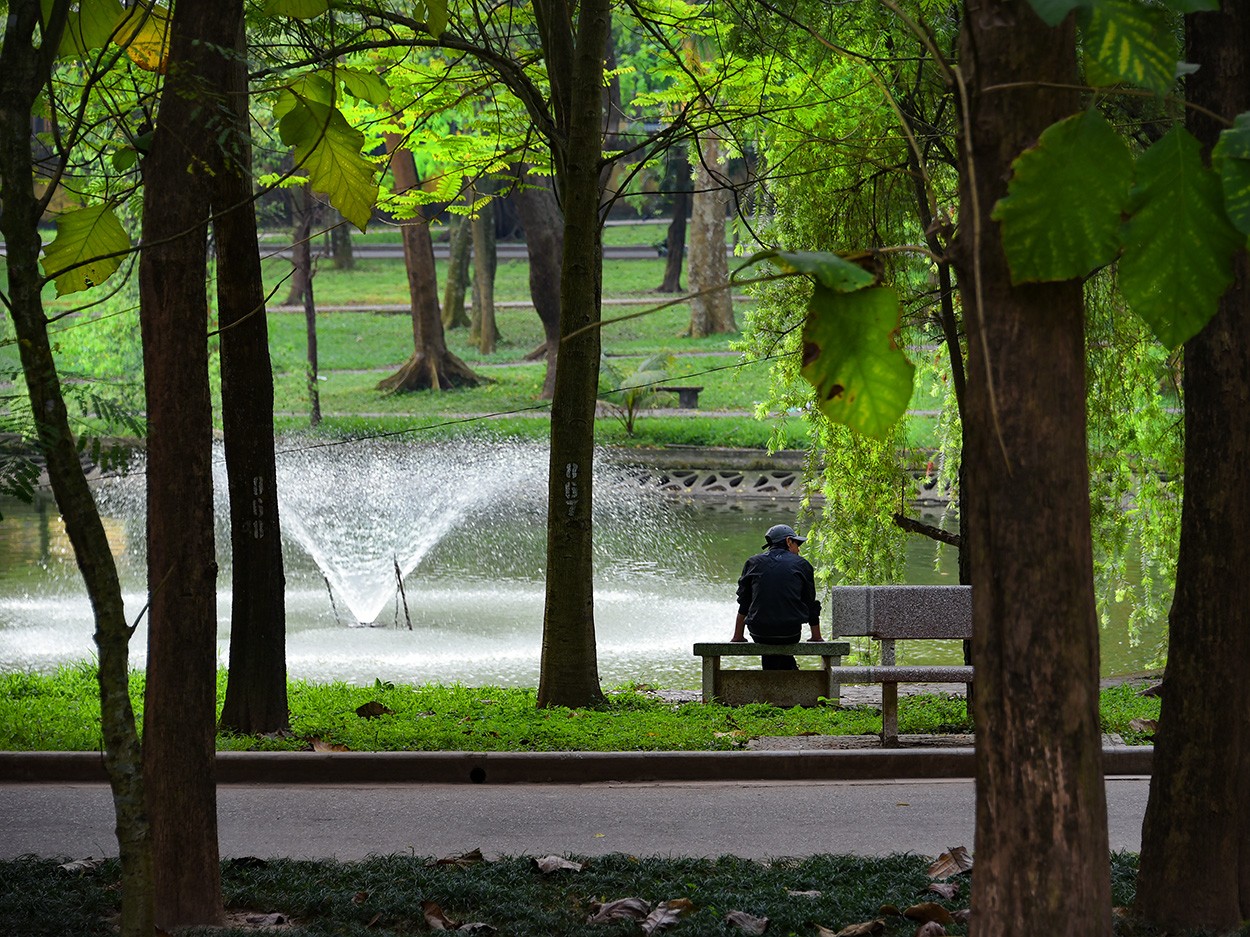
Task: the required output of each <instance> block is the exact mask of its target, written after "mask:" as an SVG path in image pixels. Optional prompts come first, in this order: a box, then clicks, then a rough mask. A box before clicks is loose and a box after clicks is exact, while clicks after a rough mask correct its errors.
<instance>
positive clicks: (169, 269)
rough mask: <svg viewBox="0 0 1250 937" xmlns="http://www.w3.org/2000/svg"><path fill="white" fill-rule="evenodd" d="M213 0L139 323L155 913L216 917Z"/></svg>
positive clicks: (163, 183) (147, 237) (171, 93)
mask: <svg viewBox="0 0 1250 937" xmlns="http://www.w3.org/2000/svg"><path fill="white" fill-rule="evenodd" d="M221 18H222V12H221V10H220V9H218V6H217V4H210V3H179V4H178V5H177V6H176V7H175V8H174V13H173V20H172V25H171V44H170V59H169V68H168V72H167V74H166V79H165V88H164V93H163V94H162V96H161V104H160V109H159V111H158V112H157V122H156V132H155V136H154V138H153V141H152V148H151V152H150V154H149V155H148V157H147V160H146V165H145V166H144V176H145V178H144V184H145V192H144V211H143V240H144V243H145V244H146V245H148V246H147V247H145V249H144V251H143V254H142V257H141V259H140V262H139V290H140V323H141V327H142V333H143V368H144V376H145V379H146V399H147V411H148V498H147V501H148V599H149V603H150V604H149V607H148V668H147V692H146V696H145V700H144V728H143V765H144V776H145V779H146V782H147V792H148V809H149V811H150V813H151V817H152V836H153V846H154V849H155V862H156V911H157V923H158V924H160V925H161V926H162V927H164V928H165V929H167V930H169V929H172V928H174V927H182V926H187V925H197V924H198V925H204V924H210V925H211V924H220V923H222V920H223V914H222V901H221V868H220V865H219V864H218V853H217V801H216V789H215V786H214V780H213V778H214V758H215V755H216V746H215V743H216V731H215V730H216V723H217V681H216V675H217V595H216V583H217V561H216V557H215V554H214V550H213V465H212V459H213V447H212V439H213V436H212V433H213V420H212V401H211V396H210V393H209V383H208V342H207V338H206V335H207V323H208V303H207V298H206V295H205V285H204V271H205V266H206V259H207V258H206V235H207V224H208V217H209V200H210V185H211V180H212V173H211V171H210V169H209V167H208V166H207V165H205V163H204V160H203V156H202V155H201V154H200V153H199V152H198V151H197V150H195V149H193V148H192V147H193V146H194V145H198V142H199V141H204V140H213V139H215V138H216V137H217V134H218V132H225V131H226V130H227V126H226V125H222V126H214V121H219V120H220V119H221V118H220V117H215V116H209V117H206V115H217V114H218V113H220V112H223V111H224V112H229V109H228V107H227V105H226V103H225V100H224V95H223V91H224V89H225V88H226V86H227V78H226V75H227V60H226V57H225V56H224V55H223V54H222V53H223V49H222V46H223V45H224V47H225V50H227V51H228V50H230V49H233V47H234V39H235V32H234V29H233V28H231V29H230V30H229V31H227V32H226V33H225V37H226V38H225V41H224V43H222V42H220V41H217V42H214V38H215V37H216V35H217V33H216V30H217V28H218V25H217V24H218V22H219V21H220V20H221Z"/></svg>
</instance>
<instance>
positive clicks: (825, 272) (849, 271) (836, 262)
mask: <svg viewBox="0 0 1250 937" xmlns="http://www.w3.org/2000/svg"><path fill="white" fill-rule="evenodd" d="M765 261H768V262H769V263H772V264H774V265H775V266H777V267H779V268H780V269H781V270H782V271H784V272H786V273H805V274H807V275H808V276H812V277H815V278H816V281H817V282H818V283H820V284H821V285H822V286H824V287H826V288H827V289H831V290H836V291H837V292H840V293H846V292H850V291H852V290H859V289H863V288H864V287H865V286H871V285H872V284H873V283H874V282H875V280H876V276H875V275H874V274H872V273H871V272H869V271H868V270H865V269H864V268H863V267H861V266H859V265H858V264H854V263H851V261H849V260H847V259H846V258H845V257H842V256H840V255H839V254H835V253H833V252H832V251H774V250H769V251H759V252H757V253H755V254H752V255H751V256H750V257H748V258H747V259H746V260H745V261H744V262H743V264H742V266H740V267H739V268H738V270H737V271H735V275H736V274H737V273H738V272H741V271H742V270H745V269H746V268H747V267H752V266H754V265H755V264H759V263H763V262H765Z"/></svg>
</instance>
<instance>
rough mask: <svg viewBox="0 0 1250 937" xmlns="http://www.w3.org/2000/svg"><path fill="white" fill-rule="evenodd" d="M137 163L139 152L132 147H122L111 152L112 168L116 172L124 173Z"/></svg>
mask: <svg viewBox="0 0 1250 937" xmlns="http://www.w3.org/2000/svg"><path fill="white" fill-rule="evenodd" d="M138 161H139V151H138V150H136V149H135V148H134V147H132V146H124V147H122V148H121V149H119V150H115V151H114V152H113V157H112V163H113V168H114V169H116V170H117V171H118V172H125V171H126V170H127V169H129V168H130V167H132V166H133V165H134V164H135V163H137V162H138Z"/></svg>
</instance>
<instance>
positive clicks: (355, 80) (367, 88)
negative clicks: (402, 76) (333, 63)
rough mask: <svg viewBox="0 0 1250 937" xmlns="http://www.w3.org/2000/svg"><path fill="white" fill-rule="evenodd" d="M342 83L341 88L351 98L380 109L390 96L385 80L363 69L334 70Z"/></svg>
mask: <svg viewBox="0 0 1250 937" xmlns="http://www.w3.org/2000/svg"><path fill="white" fill-rule="evenodd" d="M333 74H334V75H337V76H338V78H339V80H340V81H342V82H343V87H344V88H346V89H347V93H348V94H350V95H351V96H352V97H355V98H359V99H360V100H362V101H368V102H369V103H370V104H373V105H376V106H378V107H381V106H382V105H384V104H385V103H386V102H387V100H388V99H389V98H390V96H391V89H390V88H389V87H387V84H386V80H385V79H383V77H382V76H381V75H379V74H378V73H377V72H373V71H369V70H368V69H365V68H344V67H339V68H336V69H335V70H334V72H333Z"/></svg>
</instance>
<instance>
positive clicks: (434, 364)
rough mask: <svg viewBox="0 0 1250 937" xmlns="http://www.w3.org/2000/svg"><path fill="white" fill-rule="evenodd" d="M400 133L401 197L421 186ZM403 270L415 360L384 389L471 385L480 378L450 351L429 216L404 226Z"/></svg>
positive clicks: (396, 149) (397, 168) (396, 144)
mask: <svg viewBox="0 0 1250 937" xmlns="http://www.w3.org/2000/svg"><path fill="white" fill-rule="evenodd" d="M401 143H402V140H401V138H400V136H399V135H398V134H388V135H387V149H389V150H390V151H391V172H392V173H393V174H394V176H395V190H396V192H397V193H403V192H407V191H409V190H410V189H414V188H416V187H417V186H418V185H419V180H418V179H417V164H416V161H415V160H414V159H413V157H412V153H411V151H409V150H408V149H407V148H405V147H404V146H402V145H401ZM401 230H402V231H403V236H404V266H405V267H406V268H407V271H408V295H409V297H410V298H411V301H412V345H413V353H412V356H411V357H410V358H409V359H408V360H407V361H406V362H405V363H404V365H403V367H401V368H400V369H399V371H397V372H396V373H395V374H392V375H391V376H390V377H388V378H384V379H383V380H381V381H379V382H378V385H377V389H378V390H383V391H392V392H394V391H410V390H448V389H450V388H452V387H472V386H474V385H476V384H478V383H480V381H481V379H480V378H479V377H478V376H477V375H476V374H474V373H473V371H472V370H471V369H470V368H469V366H468V365H467V364H465V363H464V362H463V361H461V360H460V359H459V358H457V357H456V356H455V355H453V354H452V353H451V352H450V351H448V350H447V342H446V339H445V337H444V335H443V320H442V317H441V316H440V314H439V309H438V281H437V279H436V277H435V275H434V241H433V239H432V238H431V237H430V226H429V222H428V221H427V220H426V218H425V216H424V215H423V214H421V213H419V212H418V214H417V217H415V218H413V219H412V220H411V221H408V222H405V223H404V224H403V225H402V226H401Z"/></svg>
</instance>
